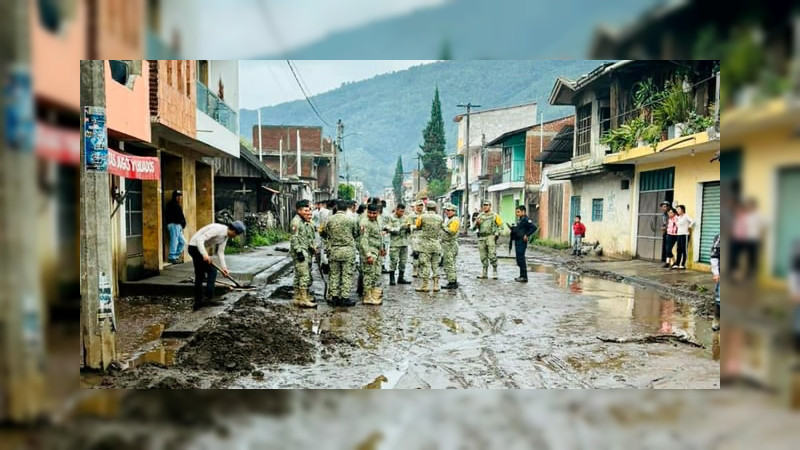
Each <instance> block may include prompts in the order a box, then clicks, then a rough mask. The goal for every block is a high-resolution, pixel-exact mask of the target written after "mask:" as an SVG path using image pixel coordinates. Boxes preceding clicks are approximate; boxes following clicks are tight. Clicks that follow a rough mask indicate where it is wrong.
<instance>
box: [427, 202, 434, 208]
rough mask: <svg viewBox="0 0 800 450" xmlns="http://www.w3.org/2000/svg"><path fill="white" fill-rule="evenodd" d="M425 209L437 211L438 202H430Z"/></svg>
mask: <svg viewBox="0 0 800 450" xmlns="http://www.w3.org/2000/svg"><path fill="white" fill-rule="evenodd" d="M425 207H426V208H427V209H436V202H428V204H427V205H425Z"/></svg>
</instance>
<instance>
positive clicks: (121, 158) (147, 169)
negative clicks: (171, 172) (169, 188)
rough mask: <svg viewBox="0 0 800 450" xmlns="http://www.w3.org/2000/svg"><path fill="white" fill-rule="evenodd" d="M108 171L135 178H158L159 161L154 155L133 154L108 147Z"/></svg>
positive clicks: (159, 170) (159, 171) (159, 173)
mask: <svg viewBox="0 0 800 450" xmlns="http://www.w3.org/2000/svg"><path fill="white" fill-rule="evenodd" d="M108 172H109V173H112V174H114V175H118V176H120V177H123V178H132V179H135V180H158V179H159V178H160V177H161V163H160V162H159V159H158V157H155V156H135V155H130V154H128V153H123V152H121V151H118V150H114V149H111V148H109V149H108Z"/></svg>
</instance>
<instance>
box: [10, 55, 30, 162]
mask: <svg viewBox="0 0 800 450" xmlns="http://www.w3.org/2000/svg"><path fill="white" fill-rule="evenodd" d="M3 98H4V100H5V104H4V105H3V109H4V111H5V133H4V134H5V140H6V145H7V146H8V148H9V149H11V150H12V151H15V152H20V153H31V152H33V137H34V129H33V126H34V120H33V116H34V107H33V92H32V83H31V72H30V70H29V69H28V68H24V67H19V68H13V69H11V70H10V73H9V74H8V76H7V77H6V79H5V85H4V86H3Z"/></svg>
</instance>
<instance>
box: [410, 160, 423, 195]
mask: <svg viewBox="0 0 800 450" xmlns="http://www.w3.org/2000/svg"><path fill="white" fill-rule="evenodd" d="M411 159H416V160H417V195H419V193H420V191H421V190H422V189H421V188H420V170H421V169H422V168H421V167H420V160H421V159H422V155H420V154H419V153H417V156H415V157H414V158H411Z"/></svg>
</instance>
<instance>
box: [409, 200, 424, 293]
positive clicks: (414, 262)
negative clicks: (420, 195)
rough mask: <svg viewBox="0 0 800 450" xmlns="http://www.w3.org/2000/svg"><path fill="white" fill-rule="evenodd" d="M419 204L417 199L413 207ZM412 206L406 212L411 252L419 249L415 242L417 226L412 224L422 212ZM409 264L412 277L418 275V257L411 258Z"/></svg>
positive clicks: (420, 202)
mask: <svg viewBox="0 0 800 450" xmlns="http://www.w3.org/2000/svg"><path fill="white" fill-rule="evenodd" d="M421 204H422V200H419V201H417V202H415V203H414V208H416V207H417V205H421ZM414 208H412V209H411V211H410V212H409V213H408V223H410V224H411V236H410V238H409V244H410V245H411V252H412V253H414V252H418V251H419V250H418V248H417V244H418V240H419V230H417V228H416V226H414V224H416V222H417V218H418V217H420V216H421V215H422V214H418V213H417V211H416V209H414ZM423 212H424V211H423ZM411 265H412V266H413V268H414V277H417V276H419V257H417V258H413V260H412V261H411Z"/></svg>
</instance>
